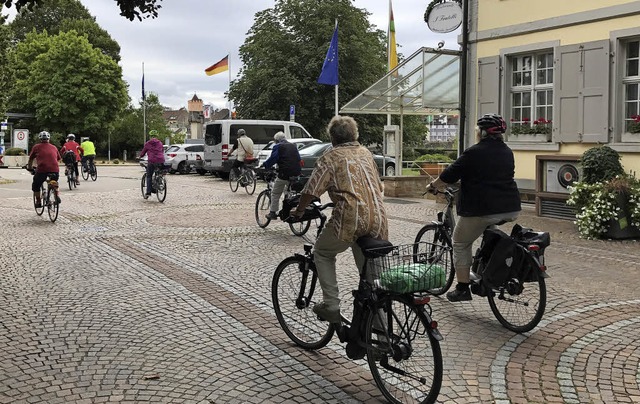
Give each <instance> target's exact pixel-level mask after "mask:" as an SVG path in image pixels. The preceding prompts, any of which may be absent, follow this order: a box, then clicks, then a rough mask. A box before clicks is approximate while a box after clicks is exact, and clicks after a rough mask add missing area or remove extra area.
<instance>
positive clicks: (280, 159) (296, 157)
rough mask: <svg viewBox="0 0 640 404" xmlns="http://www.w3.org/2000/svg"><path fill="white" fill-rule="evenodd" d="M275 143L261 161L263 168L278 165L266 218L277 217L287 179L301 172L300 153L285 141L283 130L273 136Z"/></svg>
mask: <svg viewBox="0 0 640 404" xmlns="http://www.w3.org/2000/svg"><path fill="white" fill-rule="evenodd" d="M273 140H274V141H275V143H276V144H275V145H274V146H273V150H271V156H269V158H268V159H267V160H266V161H265V162H264V163H262V166H263V167H264V168H271V167H272V166H273V165H274V164H277V165H278V178H276V181H275V182H274V184H273V189H271V207H270V209H269V210H270V212H269V214H267V215H266V217H267V219H277V218H278V214H277V212H278V210H279V209H278V208H279V206H280V197H281V196H282V193H283V192H284V189H285V188H286V187H287V186H288V185H289V179H290V178H291V177H296V176H298V175H300V173H301V172H302V168H301V166H300V153H298V148H297V147H296V145H294V144H293V143H290V142H288V141H287V137H286V136H285V134H284V132H278V133H276V134H275V135H274V136H273Z"/></svg>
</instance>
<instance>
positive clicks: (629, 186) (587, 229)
mask: <svg viewBox="0 0 640 404" xmlns="http://www.w3.org/2000/svg"><path fill="white" fill-rule="evenodd" d="M569 190H570V195H569V199H568V200H567V205H569V206H573V207H574V208H575V209H576V221H575V223H576V224H577V225H578V231H579V232H580V235H581V236H582V237H585V238H588V239H596V238H601V237H602V236H603V234H604V233H606V232H607V230H608V225H609V222H610V221H611V220H612V219H618V218H620V217H621V215H622V216H624V215H625V213H627V212H628V214H629V219H631V220H630V222H629V224H630V225H633V226H636V227H640V181H638V180H637V179H636V178H635V177H634V176H632V175H627V174H619V175H617V176H615V177H614V178H611V179H609V180H608V181H603V182H595V183H588V182H586V181H581V182H576V183H574V184H573V186H571V187H569Z"/></svg>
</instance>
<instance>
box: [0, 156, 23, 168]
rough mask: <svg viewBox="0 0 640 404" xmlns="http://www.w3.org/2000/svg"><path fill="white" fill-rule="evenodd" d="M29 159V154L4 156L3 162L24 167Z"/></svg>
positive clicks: (8, 165) (7, 164)
mask: <svg viewBox="0 0 640 404" xmlns="http://www.w3.org/2000/svg"><path fill="white" fill-rule="evenodd" d="M28 161H29V156H2V163H3V164H4V165H5V166H7V167H22V166H24V165H26V164H27V162H28Z"/></svg>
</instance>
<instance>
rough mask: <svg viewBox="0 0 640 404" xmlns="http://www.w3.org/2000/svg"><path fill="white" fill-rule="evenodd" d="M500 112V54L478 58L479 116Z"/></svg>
mask: <svg viewBox="0 0 640 404" xmlns="http://www.w3.org/2000/svg"><path fill="white" fill-rule="evenodd" d="M491 113H493V114H499V113H500V56H490V57H486V58H480V59H478V116H479V117H480V116H482V115H484V114H491Z"/></svg>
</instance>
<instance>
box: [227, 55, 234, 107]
mask: <svg viewBox="0 0 640 404" xmlns="http://www.w3.org/2000/svg"><path fill="white" fill-rule="evenodd" d="M227 55H228V56H227V65H228V67H229V82H228V83H227V105H229V119H231V118H232V117H233V114H232V112H231V97H230V96H229V91H231V52H229V53H227Z"/></svg>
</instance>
